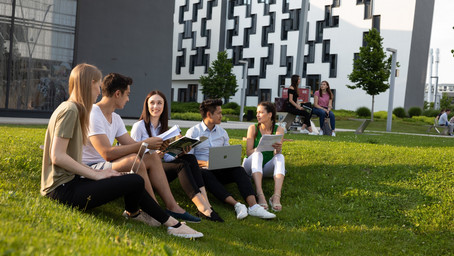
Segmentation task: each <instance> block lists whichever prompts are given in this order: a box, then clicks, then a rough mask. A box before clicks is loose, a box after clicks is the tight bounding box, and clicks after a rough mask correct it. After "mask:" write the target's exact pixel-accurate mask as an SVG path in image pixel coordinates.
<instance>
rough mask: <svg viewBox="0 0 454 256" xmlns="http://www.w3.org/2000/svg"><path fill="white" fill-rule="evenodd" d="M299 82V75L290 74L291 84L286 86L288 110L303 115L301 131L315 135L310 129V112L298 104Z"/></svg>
mask: <svg viewBox="0 0 454 256" xmlns="http://www.w3.org/2000/svg"><path fill="white" fill-rule="evenodd" d="M300 82H301V78H300V76H299V75H293V76H292V84H291V85H290V87H289V88H288V107H287V109H288V112H289V113H291V114H294V115H299V116H303V117H304V121H303V126H302V127H301V133H307V134H309V135H317V133H315V132H313V131H312V127H311V113H308V112H307V111H305V110H304V108H303V107H302V106H301V105H300V104H298V103H297V102H298V85H299V83H300Z"/></svg>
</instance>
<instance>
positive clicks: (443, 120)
mask: <svg viewBox="0 0 454 256" xmlns="http://www.w3.org/2000/svg"><path fill="white" fill-rule="evenodd" d="M438 124H439V125H448V114H446V112H444V113H443V114H441V116H440V119H439V120H438Z"/></svg>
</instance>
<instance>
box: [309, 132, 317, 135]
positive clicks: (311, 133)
mask: <svg viewBox="0 0 454 256" xmlns="http://www.w3.org/2000/svg"><path fill="white" fill-rule="evenodd" d="M308 134H309V135H318V133H316V132H310V133H308Z"/></svg>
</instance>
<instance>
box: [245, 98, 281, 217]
mask: <svg viewBox="0 0 454 256" xmlns="http://www.w3.org/2000/svg"><path fill="white" fill-rule="evenodd" d="M265 134H284V129H283V128H282V127H281V126H279V125H277V124H276V107H275V106H274V104H273V103H271V102H267V101H266V102H261V103H259V105H258V106H257V124H253V125H250V126H249V128H248V131H247V142H246V154H247V156H248V157H247V158H246V160H245V161H244V163H243V167H244V169H245V170H246V172H247V173H248V174H249V175H251V174H252V179H253V180H254V184H255V190H256V192H257V202H258V203H259V205H261V206H262V207H263V208H265V209H268V204H267V203H266V199H265V198H266V197H265V195H264V193H263V189H262V178H263V177H273V178H274V194H273V195H272V196H271V197H270V199H269V203H270V205H271V209H272V210H273V211H281V210H282V205H281V203H280V199H281V191H282V185H283V183H284V177H285V158H284V155H282V140H283V138H282V140H281V142H278V143H274V144H273V148H274V151H264V152H258V151H257V150H256V149H257V146H258V144H259V142H260V139H261V138H262V135H265Z"/></svg>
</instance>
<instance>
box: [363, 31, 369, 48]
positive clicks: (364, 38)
mask: <svg viewBox="0 0 454 256" xmlns="http://www.w3.org/2000/svg"><path fill="white" fill-rule="evenodd" d="M368 34H369V32H363V47H364V46H366V45H367V43H366V36H367V35H368Z"/></svg>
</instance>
